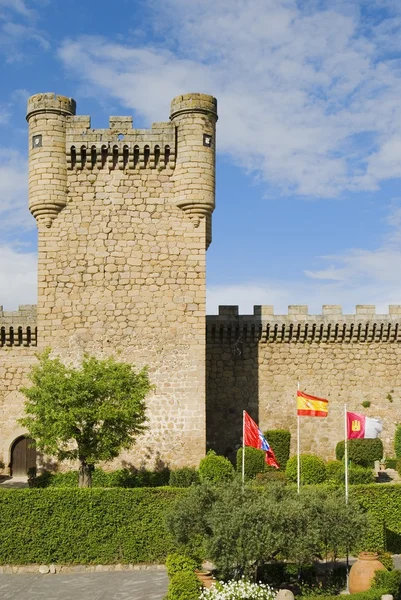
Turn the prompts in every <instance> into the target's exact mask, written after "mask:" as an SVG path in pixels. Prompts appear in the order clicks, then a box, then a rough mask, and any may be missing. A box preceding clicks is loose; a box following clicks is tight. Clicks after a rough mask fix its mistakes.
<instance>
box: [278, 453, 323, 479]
mask: <svg viewBox="0 0 401 600" xmlns="http://www.w3.org/2000/svg"><path fill="white" fill-rule="evenodd" d="M299 458H300V466H301V484H302V485H305V484H314V483H323V482H324V481H326V465H325V462H324V460H323V459H322V458H320V456H315V454H301V455H300V457H299ZM297 460H298V459H297V457H296V456H292V457H291V458H290V459H289V461H288V462H287V466H286V468H285V474H286V476H287V477H288V479H289V480H290V481H293V482H295V481H297V466H298V465H297Z"/></svg>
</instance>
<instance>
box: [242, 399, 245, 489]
mask: <svg viewBox="0 0 401 600" xmlns="http://www.w3.org/2000/svg"><path fill="white" fill-rule="evenodd" d="M244 481H245V411H244V410H243V411H242V484H244Z"/></svg>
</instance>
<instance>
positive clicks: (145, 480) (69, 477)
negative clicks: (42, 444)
mask: <svg viewBox="0 0 401 600" xmlns="http://www.w3.org/2000/svg"><path fill="white" fill-rule="evenodd" d="M169 477H170V471H169V470H168V469H163V470H161V471H147V470H146V469H142V470H130V469H118V470H117V471H103V469H95V470H94V471H93V473H92V487H94V488H97V487H99V488H110V487H125V488H133V487H159V486H165V485H167V484H168V481H169ZM36 487H41V488H45V487H57V488H74V487H78V471H66V472H65V473H50V472H48V471H44V472H43V473H41V475H38V477H37V478H36Z"/></svg>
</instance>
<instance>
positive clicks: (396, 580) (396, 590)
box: [372, 569, 401, 598]
mask: <svg viewBox="0 0 401 600" xmlns="http://www.w3.org/2000/svg"><path fill="white" fill-rule="evenodd" d="M400 586H401V571H399V570H398V569H394V570H393V571H376V573H375V575H374V578H373V586H372V587H373V588H381V589H383V590H386V594H392V595H393V596H394V598H398V597H399V595H400Z"/></svg>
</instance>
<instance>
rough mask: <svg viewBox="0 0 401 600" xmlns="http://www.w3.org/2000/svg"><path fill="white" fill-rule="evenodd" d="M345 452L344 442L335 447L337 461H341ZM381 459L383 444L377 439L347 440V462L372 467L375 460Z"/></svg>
mask: <svg viewBox="0 0 401 600" xmlns="http://www.w3.org/2000/svg"><path fill="white" fill-rule="evenodd" d="M344 452H345V443H344V441H341V442H338V444H337V446H336V458H337V460H343V458H344ZM382 458H383V442H382V441H381V439H379V438H375V439H373V440H370V439H366V440H365V439H352V440H348V460H350V461H351V462H353V463H355V464H356V465H362V466H363V467H373V466H374V462H375V460H381V459H382Z"/></svg>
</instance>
